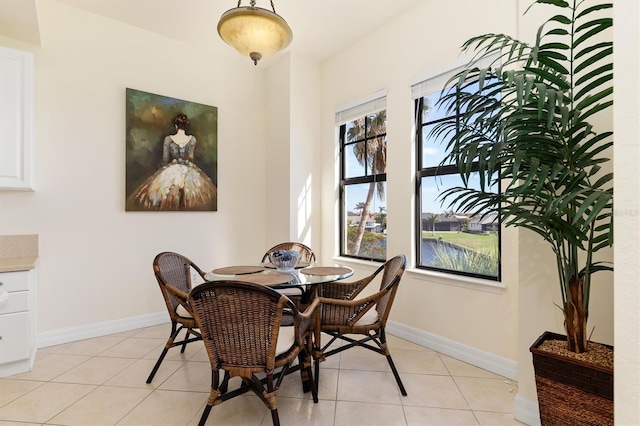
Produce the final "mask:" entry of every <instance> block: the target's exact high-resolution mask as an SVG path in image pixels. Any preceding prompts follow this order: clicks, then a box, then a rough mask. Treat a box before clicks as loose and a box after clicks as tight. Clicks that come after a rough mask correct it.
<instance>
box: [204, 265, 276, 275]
mask: <svg viewBox="0 0 640 426" xmlns="http://www.w3.org/2000/svg"><path fill="white" fill-rule="evenodd" d="M262 271H264V267H262V266H227V267H224V268H218V269H214V270H213V271H211V272H213V273H214V274H221V275H244V274H255V273H256V272H262Z"/></svg>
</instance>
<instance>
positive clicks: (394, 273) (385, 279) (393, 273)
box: [376, 254, 407, 324]
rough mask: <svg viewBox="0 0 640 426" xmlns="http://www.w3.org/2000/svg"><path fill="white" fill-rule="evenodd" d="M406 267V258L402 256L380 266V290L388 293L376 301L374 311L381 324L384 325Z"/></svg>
mask: <svg viewBox="0 0 640 426" xmlns="http://www.w3.org/2000/svg"><path fill="white" fill-rule="evenodd" d="M406 267H407V258H406V256H405V255H404V254H400V255H398V256H395V257H393V258H391V259H389V260H387V261H386V262H385V263H384V265H383V266H382V280H381V282H380V290H384V289H387V290H388V292H387V294H385V295H384V296H382V297H381V298H380V300H378V303H377V304H376V310H377V311H378V317H379V318H380V320H381V322H382V324H386V322H387V318H388V317H389V312H390V311H391V305H392V304H393V299H394V298H395V297H396V292H397V291H398V285H399V284H400V279H401V278H402V274H403V273H404V270H405V269H406Z"/></svg>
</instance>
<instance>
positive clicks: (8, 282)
mask: <svg viewBox="0 0 640 426" xmlns="http://www.w3.org/2000/svg"><path fill="white" fill-rule="evenodd" d="M28 288H29V273H28V272H27V271H19V272H2V273H0V291H2V290H4V291H7V292H9V293H11V292H12V291H22V290H27V289H28Z"/></svg>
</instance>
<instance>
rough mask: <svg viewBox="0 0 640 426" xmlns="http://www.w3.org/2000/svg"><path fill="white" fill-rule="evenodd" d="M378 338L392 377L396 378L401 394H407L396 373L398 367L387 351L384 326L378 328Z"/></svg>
mask: <svg viewBox="0 0 640 426" xmlns="http://www.w3.org/2000/svg"><path fill="white" fill-rule="evenodd" d="M379 333H380V334H379V338H380V348H381V349H382V350H383V351H384V352H385V356H386V357H387V362H388V363H389V367H391V371H392V372H393V377H395V378H396V383H398V387H399V388H400V393H402V396H407V391H406V389H405V388H404V385H403V384H402V380H400V374H398V369H397V368H396V365H395V364H394V363H393V359H391V353H390V352H389V347H388V346H387V335H386V334H385V329H384V327H383V328H381V329H380V332H379Z"/></svg>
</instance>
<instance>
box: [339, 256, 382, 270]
mask: <svg viewBox="0 0 640 426" xmlns="http://www.w3.org/2000/svg"><path fill="white" fill-rule="evenodd" d="M331 260H333V261H335V262H336V263H340V264H346V265H354V266H364V267H367V268H373V269H378V268H379V267H380V265H382V264H383V263H384V262H372V261H370V260H362V259H354V258H352V257H341V256H334V257H332V258H331Z"/></svg>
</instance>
